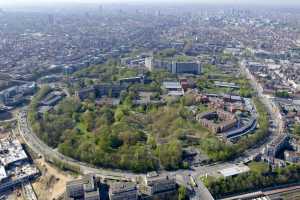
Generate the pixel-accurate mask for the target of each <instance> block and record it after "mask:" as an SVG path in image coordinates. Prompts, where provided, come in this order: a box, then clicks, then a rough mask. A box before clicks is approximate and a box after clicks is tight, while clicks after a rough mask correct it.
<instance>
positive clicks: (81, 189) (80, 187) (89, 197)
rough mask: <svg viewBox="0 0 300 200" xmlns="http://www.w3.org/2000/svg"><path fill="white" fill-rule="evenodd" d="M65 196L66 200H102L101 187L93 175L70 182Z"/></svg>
mask: <svg viewBox="0 0 300 200" xmlns="http://www.w3.org/2000/svg"><path fill="white" fill-rule="evenodd" d="M65 195H66V196H65V198H66V200H100V193H99V187H98V186H97V183H96V181H95V177H94V176H92V175H88V176H86V177H84V178H82V179H78V180H74V181H70V182H68V183H67V184H66V194H65Z"/></svg>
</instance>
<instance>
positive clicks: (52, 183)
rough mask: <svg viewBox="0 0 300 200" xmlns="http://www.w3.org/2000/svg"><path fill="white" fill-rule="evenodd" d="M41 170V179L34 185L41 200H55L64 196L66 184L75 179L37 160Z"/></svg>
mask: <svg viewBox="0 0 300 200" xmlns="http://www.w3.org/2000/svg"><path fill="white" fill-rule="evenodd" d="M35 162H36V164H37V166H38V167H39V168H40V169H41V171H42V175H41V177H40V178H39V179H38V180H37V181H36V182H34V183H33V184H32V186H33V188H34V191H35V192H36V194H37V196H38V199H39V200H54V199H58V198H59V197H60V196H62V195H63V193H64V191H65V187H66V182H68V181H70V180H72V179H74V178H75V177H73V176H71V175H70V174H68V173H65V172H62V171H61V170H59V169H57V168H56V167H54V166H53V165H50V164H49V163H47V162H45V161H44V160H42V159H38V160H35Z"/></svg>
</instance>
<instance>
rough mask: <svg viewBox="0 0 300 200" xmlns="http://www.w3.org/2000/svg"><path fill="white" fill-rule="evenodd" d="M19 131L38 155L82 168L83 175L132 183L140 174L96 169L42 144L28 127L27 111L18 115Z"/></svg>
mask: <svg viewBox="0 0 300 200" xmlns="http://www.w3.org/2000/svg"><path fill="white" fill-rule="evenodd" d="M18 131H19V133H20V135H21V136H22V138H23V139H24V141H25V143H26V144H27V145H28V146H29V147H30V148H31V149H32V150H33V151H34V152H35V153H36V154H38V155H40V156H43V157H45V158H47V159H50V158H54V159H58V160H61V161H64V162H66V163H69V164H71V165H74V166H77V167H79V168H80V171H81V172H82V173H83V174H89V173H94V174H96V175H98V176H100V177H103V178H106V179H117V180H125V181H132V180H135V179H136V178H137V177H138V176H139V174H134V173H131V172H125V171H122V172H118V171H114V170H106V169H102V168H94V167H92V166H89V165H88V164H86V163H83V162H79V161H76V160H74V159H72V158H70V157H67V156H64V155H63V154H61V153H59V152H58V151H56V150H54V149H52V148H50V147H49V146H48V145H46V144H45V143H44V142H42V141H41V140H40V139H39V138H38V137H37V136H36V134H34V133H33V132H32V130H31V127H30V126H29V125H28V121H27V113H26V111H25V110H23V111H21V112H20V113H19V115H18Z"/></svg>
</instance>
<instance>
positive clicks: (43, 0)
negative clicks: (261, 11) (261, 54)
mask: <svg viewBox="0 0 300 200" xmlns="http://www.w3.org/2000/svg"><path fill="white" fill-rule="evenodd" d="M145 2H146V3H162V2H168V3H170V2H172V3H174V2H176V3H186V2H190V3H209V4H224V3H230V4H232V3H233V4H256V5H257V4H263V5H266V4H269V5H293V4H297V5H300V0H0V6H5V5H18V6H20V5H43V4H57V3H97V4H106V3H145Z"/></svg>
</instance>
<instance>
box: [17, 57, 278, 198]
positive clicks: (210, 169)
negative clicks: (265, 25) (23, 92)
mask: <svg viewBox="0 0 300 200" xmlns="http://www.w3.org/2000/svg"><path fill="white" fill-rule="evenodd" d="M241 71H242V72H243V73H244V74H245V75H246V76H247V77H248V78H249V79H250V81H251V85H252V87H253V88H254V89H255V90H256V93H257V95H258V97H259V98H260V100H261V101H262V102H263V103H264V104H265V105H266V106H267V108H268V113H269V115H270V117H271V119H272V120H276V122H277V126H276V129H275V130H274V131H273V132H272V134H271V136H270V137H269V138H268V139H267V140H266V143H265V144H268V143H271V142H272V141H274V140H276V138H277V137H278V136H279V135H281V134H282V133H283V121H282V119H281V118H278V117H277V115H278V113H277V112H275V111H274V109H272V106H271V103H272V102H271V100H270V99H269V98H267V97H266V96H265V95H264V94H263V90H262V87H261V85H260V84H259V83H258V82H257V81H256V79H255V78H254V77H253V76H252V74H251V73H250V72H249V70H248V69H247V68H246V66H245V63H243V62H242V64H241ZM26 109H27V108H26V107H25V108H24V109H23V110H21V111H20V113H19V115H18V131H19V133H20V135H21V136H22V138H23V139H24V141H25V143H26V144H27V145H28V146H29V147H30V148H31V149H32V150H33V151H34V152H35V153H37V154H38V155H40V156H43V157H44V158H46V159H49V160H51V159H57V160H61V161H63V162H65V163H68V164H71V165H73V166H76V167H78V168H79V169H80V172H81V173H82V174H89V173H93V174H96V175H98V176H100V177H102V178H105V179H115V180H124V181H136V180H137V178H138V177H139V176H141V175H143V174H135V173H131V172H128V171H121V170H113V169H111V170H109V169H102V168H97V167H94V166H90V165H88V164H87V163H83V162H79V161H77V160H74V159H72V158H70V157H67V156H64V155H63V154H61V153H59V152H58V151H57V150H55V149H52V148H50V147H49V146H48V145H46V144H45V143H44V142H43V141H41V140H40V139H39V138H38V137H37V136H36V134H35V133H33V131H32V129H31V126H30V125H29V123H28V119H27V110H26ZM262 148H263V145H262V146H260V147H257V148H253V149H249V150H247V151H246V152H245V153H244V155H243V156H241V157H239V158H236V159H235V160H234V161H232V162H224V163H216V164H211V165H204V166H197V167H192V169H190V170H178V171H176V172H165V171H163V172H161V173H162V174H165V175H169V176H173V177H176V175H181V176H184V177H189V176H191V177H195V178H196V179H195V180H197V178H198V177H200V176H205V175H211V176H218V175H219V174H218V171H219V170H221V169H224V168H228V167H232V166H235V165H236V164H238V163H242V162H246V161H250V160H253V158H254V157H255V156H256V155H258V154H259V153H261V152H262ZM198 184H199V183H198ZM201 190H203V188H202V189H201V188H200V189H199V187H195V191H196V192H197V191H198V193H199V192H200V191H201ZM198 195H199V194H198ZM198 199H201V198H200V197H199V198H198Z"/></svg>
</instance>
